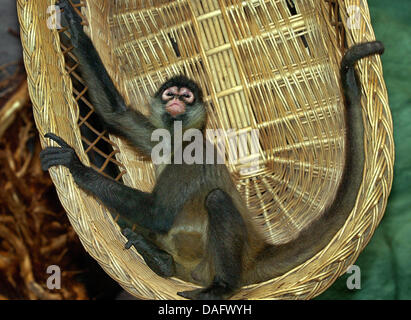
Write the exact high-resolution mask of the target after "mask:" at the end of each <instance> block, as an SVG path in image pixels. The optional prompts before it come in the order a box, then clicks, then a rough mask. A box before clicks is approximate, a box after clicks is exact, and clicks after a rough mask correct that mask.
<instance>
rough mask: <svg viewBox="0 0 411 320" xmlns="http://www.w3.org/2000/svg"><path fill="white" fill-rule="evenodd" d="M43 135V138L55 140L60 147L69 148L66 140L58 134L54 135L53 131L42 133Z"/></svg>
mask: <svg viewBox="0 0 411 320" xmlns="http://www.w3.org/2000/svg"><path fill="white" fill-rule="evenodd" d="M44 137H45V138H49V139H51V140H53V141H55V142H56V143H57V144H58V145H60V146H61V147H64V148H69V149H71V147H70V145H69V144H68V143H67V142H66V141H64V140H63V139H62V138H60V137H59V136H56V135H55V134H54V133H51V132H49V133H46V134H45V135H44Z"/></svg>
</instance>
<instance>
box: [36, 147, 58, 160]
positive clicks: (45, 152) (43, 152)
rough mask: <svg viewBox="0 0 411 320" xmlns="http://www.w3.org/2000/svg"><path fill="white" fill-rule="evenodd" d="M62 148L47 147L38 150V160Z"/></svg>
mask: <svg viewBox="0 0 411 320" xmlns="http://www.w3.org/2000/svg"><path fill="white" fill-rule="evenodd" d="M61 150H62V148H61V147H47V148H44V149H43V150H41V151H40V160H41V159H43V158H44V157H47V156H48V155H50V154H56V153H60V152H61Z"/></svg>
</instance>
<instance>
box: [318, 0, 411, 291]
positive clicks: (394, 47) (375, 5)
mask: <svg viewBox="0 0 411 320" xmlns="http://www.w3.org/2000/svg"><path fill="white" fill-rule="evenodd" d="M368 6H369V9H370V13H371V18H372V20H371V21H372V24H373V29H374V32H375V36H376V39H378V40H381V41H382V42H383V43H384V45H385V53H384V55H383V56H382V57H381V59H382V63H383V70H384V79H385V82H386V85H387V89H388V98H389V104H390V108H391V113H392V118H393V123H394V141H395V166H394V183H393V188H392V191H391V195H390V197H389V199H388V205H387V210H386V212H385V215H384V217H383V219H382V220H381V223H380V225H379V226H378V228H377V230H376V231H375V233H374V235H373V237H372V239H371V241H370V243H369V244H368V246H367V247H366V248H365V249H364V251H363V252H362V253H361V254H360V256H359V257H358V259H357V261H356V262H355V265H357V266H359V267H360V270H361V289H358V290H356V289H353V290H349V289H348V288H347V279H348V277H350V276H351V275H352V274H344V275H342V276H341V277H340V278H339V279H338V280H337V281H336V282H335V283H334V284H333V285H332V286H331V287H330V288H329V289H328V290H327V291H325V292H324V293H323V294H322V295H320V296H318V297H317V299H411V194H410V190H411V152H410V146H411V121H410V120H411V88H410V80H409V79H410V77H411V66H410V57H411V34H410V31H411V28H410V23H411V1H409V0H402V1H399V0H395V1H386V0H369V1H368Z"/></svg>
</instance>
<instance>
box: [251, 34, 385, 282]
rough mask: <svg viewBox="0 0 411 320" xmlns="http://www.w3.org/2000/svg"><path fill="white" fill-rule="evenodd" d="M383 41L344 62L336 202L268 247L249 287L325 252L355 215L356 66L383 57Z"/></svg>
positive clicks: (359, 159)
mask: <svg viewBox="0 0 411 320" xmlns="http://www.w3.org/2000/svg"><path fill="white" fill-rule="evenodd" d="M383 52H384V46H383V44H382V43H381V42H380V41H374V42H367V43H361V44H357V45H354V46H353V47H351V48H350V49H348V50H347V52H346V54H345V55H344V57H343V58H342V61H341V68H340V76H341V85H342V89H343V93H344V99H345V106H346V108H345V112H346V117H345V119H346V128H347V131H346V132H347V134H346V137H345V142H346V144H345V148H344V149H345V153H346V154H345V163H344V168H343V173H342V178H341V182H340V184H339V186H338V189H337V192H336V194H335V198H334V199H333V200H332V201H330V205H329V206H328V207H327V208H326V209H325V210H324V212H323V214H321V215H320V217H319V218H318V219H316V220H314V221H313V222H311V224H310V225H308V226H307V227H306V228H305V229H303V230H302V231H301V232H300V234H299V235H298V236H297V238H295V239H293V240H291V241H290V242H288V243H285V244H281V245H268V244H267V245H266V246H265V248H264V249H263V250H262V251H261V253H260V254H259V255H258V256H257V259H256V268H254V270H253V271H251V273H250V274H249V275H248V276H246V279H248V280H249V281H247V284H249V283H255V282H261V281H266V280H268V279H271V278H273V277H276V276H280V275H282V274H284V273H285V272H287V271H289V270H291V269H292V268H294V267H296V266H298V265H300V264H301V263H303V262H305V261H307V260H308V259H310V258H311V257H313V256H314V255H315V254H316V253H318V252H319V251H320V250H322V249H323V248H324V247H325V246H326V245H327V244H328V243H329V242H330V240H331V239H332V237H333V236H334V235H335V234H336V233H337V231H338V230H339V229H340V228H341V227H342V226H343V224H344V223H345V221H346V219H347V217H348V216H349V214H350V212H351V211H352V209H353V207H354V205H355V202H356V199H357V195H358V191H359V189H360V186H361V182H362V178H363V169H364V157H365V155H364V126H363V120H362V110H361V84H360V82H359V79H358V77H357V74H356V72H355V68H354V66H355V63H356V62H357V61H358V60H360V59H362V58H364V57H367V56H370V55H374V54H382V53H383Z"/></svg>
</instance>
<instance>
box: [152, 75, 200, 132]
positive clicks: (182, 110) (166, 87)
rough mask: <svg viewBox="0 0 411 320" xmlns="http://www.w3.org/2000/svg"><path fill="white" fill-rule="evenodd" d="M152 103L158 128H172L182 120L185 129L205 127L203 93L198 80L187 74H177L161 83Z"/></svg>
mask: <svg viewBox="0 0 411 320" xmlns="http://www.w3.org/2000/svg"><path fill="white" fill-rule="evenodd" d="M153 98H154V99H153V102H152V103H151V116H150V120H151V122H152V123H153V124H154V125H155V126H156V127H157V128H167V129H171V128H172V127H173V123H174V121H182V125H183V129H184V130H187V129H190V128H196V129H203V127H204V125H205V122H206V110H205V106H204V103H203V94H202V92H201V89H200V87H199V86H198V85H197V83H196V82H194V81H193V80H191V79H189V78H187V77H186V76H183V75H179V76H175V77H173V78H171V79H169V80H167V81H166V82H165V83H163V84H162V85H161V87H160V88H159V89H158V90H157V92H156V93H155V95H154V97H153Z"/></svg>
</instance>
